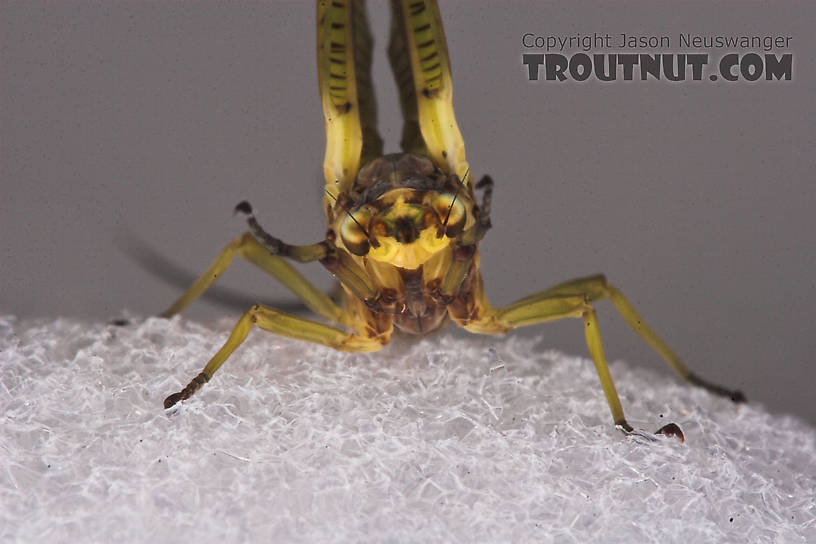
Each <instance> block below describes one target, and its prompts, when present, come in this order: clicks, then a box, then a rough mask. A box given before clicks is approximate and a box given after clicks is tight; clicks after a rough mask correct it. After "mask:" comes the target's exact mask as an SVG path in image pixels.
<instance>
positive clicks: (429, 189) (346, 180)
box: [162, 0, 743, 437]
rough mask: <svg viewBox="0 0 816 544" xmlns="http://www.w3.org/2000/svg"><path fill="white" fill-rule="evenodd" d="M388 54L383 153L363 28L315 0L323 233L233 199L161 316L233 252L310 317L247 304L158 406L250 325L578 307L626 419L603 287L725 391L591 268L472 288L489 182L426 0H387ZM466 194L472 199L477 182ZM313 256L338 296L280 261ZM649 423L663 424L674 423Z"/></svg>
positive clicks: (365, 332)
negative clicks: (491, 290) (398, 122)
mask: <svg viewBox="0 0 816 544" xmlns="http://www.w3.org/2000/svg"><path fill="white" fill-rule="evenodd" d="M391 10H392V26H391V36H390V43H389V46H388V58H389V61H390V63H391V67H392V69H393V72H394V75H395V77H396V81H397V87H398V89H399V95H400V104H401V109H402V115H403V118H404V124H403V130H402V139H401V148H402V151H401V152H399V153H394V154H386V155H384V154H383V142H382V139H381V138H380V136H379V134H378V133H377V129H376V114H375V104H374V90H373V86H372V81H371V57H372V40H371V35H370V32H369V27H368V21H367V17H366V14H365V9H364V6H363V5H362V2H360V1H356V0H342V1H341V0H333V1H319V2H318V6H317V66H318V76H319V77H318V80H319V90H320V97H321V101H322V104H323V115H324V118H325V127H326V154H325V160H324V163H323V170H324V174H325V181H326V185H325V194H324V197H323V208H324V210H325V212H326V218H327V222H328V229H327V232H326V237H325V239H324V240H321V241H319V242H317V243H314V244H308V245H291V244H288V243H285V242H283V241H281V240H280V239H278V238H276V237H274V236H272V235H270V234H269V233H267V231H266V230H264V228H263V227H262V226H261V225H260V223H259V222H258V221H257V220H256V217H255V215H254V213H253V210H252V207H251V206H250V205H249V203H247V202H242V203H240V204H239V205H238V206H237V208H236V210H237V211H238V212H240V213H242V214H244V215H245V216H246V218H247V221H248V224H249V229H248V231H247V232H246V233H244V234H243V235H241V236H239V237H238V238H236V239H235V240H233V241H232V242H231V243H229V244H228V245H227V246H226V247H225V248H224V249H223V250H222V251H221V253H220V254H219V255H218V257H217V258H216V259H215V261H214V262H213V264H212V265H211V266H210V268H209V269H208V270H207V271H206V272H204V274H203V275H202V276H201V277H200V278H199V279H198V280H197V281H196V282H195V283H194V284H193V285H192V286H191V287H190V288H189V289H188V290H187V291H186V292H185V293H184V294H183V295H182V296H181V297H180V298H179V299H178V300H176V302H175V303H173V305H171V306H170V308H168V309H167V310H166V311H165V312H164V313H163V314H162V315H163V316H165V317H169V316H172V315H174V314H176V313H178V312H180V311H182V310H183V309H184V308H185V307H186V306H187V305H188V304H190V303H191V302H192V301H193V300H195V299H196V298H197V297H199V296H200V295H201V294H202V293H203V292H204V291H205V290H206V289H207V288H208V287H209V286H210V285H211V284H212V283H213V282H214V281H215V280H216V279H217V278H218V277H219V276H220V275H221V274H222V273H223V272H224V271H225V270H226V269H227V267H228V266H229V265H230V262H231V261H232V259H233V257H235V256H236V255H239V256H241V257H243V258H245V259H247V260H248V261H250V262H251V263H253V264H255V265H256V266H258V267H260V268H261V269H262V270H264V271H266V272H267V273H269V274H270V275H272V276H273V277H274V278H276V279H277V280H278V281H280V282H281V283H282V284H283V285H284V286H285V287H287V288H288V289H289V290H290V291H291V292H292V293H294V294H295V295H296V296H297V297H298V298H299V299H300V300H301V301H303V303H304V304H305V305H306V306H307V307H308V308H309V309H311V310H312V311H313V312H314V313H316V314H317V315H318V316H320V317H322V318H323V320H324V321H316V320H311V319H306V318H303V317H300V316H295V315H291V314H287V313H284V312H281V311H278V310H276V309H274V308H270V307H266V306H263V305H260V304H256V305H254V306H253V307H251V308H250V309H249V310H247V311H246V313H244V314H243V316H242V317H241V318H240V319H239V320H238V323H237V324H236V325H235V327H234V329H233V330H232V333H231V334H230V336H229V338H228V340H227V341H226V343H225V344H224V345H223V347H222V348H221V349H220V350H219V351H218V352H217V353H216V354H215V355H214V356H213V357H212V359H210V361H209V362H208V363H207V365H206V366H205V367H204V370H203V371H202V372H201V373H200V374H198V376H196V377H195V378H194V379H193V380H192V381H191V382H190V383H189V384H188V385H187V386H186V387H185V388H184V389H182V390H181V391H179V392H178V393H174V394H172V395H170V396H169V397H167V399H166V400H165V401H164V406H165V408H170V407H171V406H173V405H175V404H176V403H178V402H179V401H182V400H185V399H188V398H190V396H191V395H193V394H194V393H195V392H196V391H197V390H198V389H199V388H200V387H201V386H202V385H203V384H204V383H206V382H207V381H209V380H210V379H211V378H212V377H213V374H215V372H216V371H217V370H218V368H219V367H220V366H221V365H222V364H223V363H224V361H225V360H226V359H227V358H228V357H229V356H230V355H231V354H232V352H233V351H235V349H236V348H237V347H238V346H240V345H241V343H242V342H243V341H244V339H245V338H246V337H247V334H248V333H249V331H250V329H252V327H253V326H257V327H260V328H261V329H264V330H266V331H269V332H272V333H275V334H279V335H282V336H287V337H290V338H295V339H298V340H304V341H307V342H315V343H318V344H323V345H326V346H330V347H332V348H335V349H338V350H343V351H351V352H367V351H376V350H379V349H381V348H382V347H383V346H385V345H386V344H388V342H389V339H390V337H391V334H392V332H393V331H394V329H395V328H397V329H399V330H401V331H403V332H406V333H409V334H423V333H426V332H429V331H433V330H436V329H439V328H440V327H442V326H444V325H445V324H447V323H448V322H449V321H453V322H454V323H455V324H456V325H458V326H460V327H462V328H464V329H467V330H468V331H471V332H474V333H481V334H497V333H504V332H507V331H509V330H511V329H515V328H516V327H522V326H526V325H534V324H538V323H543V322H546V321H553V320H557V319H563V318H570V317H571V318H577V319H580V320H582V322H583V326H584V331H585V335H586V342H587V345H588V347H589V353H590V355H591V356H592V360H593V361H594V363H595V367H596V369H597V371H598V375H599V377H600V381H601V386H602V388H603V391H604V394H605V395H606V400H607V402H608V403H609V407H610V409H611V411H612V418H613V421H614V423H615V425H616V426H618V428H620V429H622V430H623V431H624V432H627V433H629V432H632V431H633V428H632V426H631V425H629V423H628V422H627V421H626V419H625V417H624V414H623V408H622V407H621V403H620V400H619V399H618V394H617V392H616V391H615V385H614V383H613V382H612V377H611V376H610V374H609V369H608V367H607V364H606V358H605V356H604V351H603V347H602V345H601V335H600V332H599V329H598V319H597V317H596V314H595V308H594V304H595V303H596V302H597V301H600V300H603V299H608V300H610V301H611V302H612V304H613V305H614V307H615V308H616V309H617V310H618V312H619V313H620V315H621V316H622V317H623V319H624V320H625V321H626V322H627V323H628V324H629V325H630V326H631V327H632V329H634V331H635V332H636V333H637V334H638V335H640V337H641V338H643V339H644V340H645V341H646V342H647V343H648V344H649V345H650V346H651V347H652V348H654V350H655V351H657V353H658V354H660V355H661V356H662V357H663V359H665V360H666V362H667V363H668V364H669V366H671V367H672V369H674V371H675V372H676V373H677V374H678V375H679V376H681V377H682V378H684V379H685V380H687V381H688V382H690V383H692V384H694V385H698V386H701V387H704V388H706V389H708V390H709V391H711V392H713V393H716V394H718V395H724V396H727V397H730V398H732V399H733V400H735V401H740V400H743V397H742V395H741V394H740V393H739V392H737V391H731V390H728V389H725V388H723V387H720V386H717V385H714V384H712V383H709V382H707V381H705V380H703V379H701V378H700V377H698V376H697V375H696V374H694V373H692V372H691V371H690V370H689V369H688V368H687V367H686V366H685V365H684V364H683V362H682V361H681V360H680V359H679V358H678V356H677V355H675V353H674V351H672V350H671V349H670V348H669V347H668V345H666V343H665V342H663V340H661V339H660V338H659V337H658V336H657V334H655V333H654V332H653V331H652V330H651V329H650V328H649V327H648V326H647V325H646V323H645V322H644V321H643V319H642V318H641V317H640V315H639V314H638V313H637V312H636V311H635V309H634V308H633V307H632V305H631V304H630V303H629V301H628V300H627V299H626V297H625V296H624V295H623V294H622V293H621V292H620V291H619V290H618V289H617V288H615V287H614V286H613V285H612V284H611V283H609V282H608V281H607V280H606V278H605V277H604V276H602V275H595V276H589V277H585V278H580V279H575V280H571V281H567V282H564V283H561V284H559V285H556V286H554V287H551V288H549V289H546V290H544V291H541V292H538V293H535V294H533V295H530V296H527V297H525V298H522V299H521V300H519V301H517V302H514V303H512V304H510V305H508V306H504V307H493V306H491V304H490V303H489V302H488V300H487V297H486V296H485V293H484V291H483V288H482V278H481V275H480V272H479V251H478V246H479V242H480V241H481V240H482V238H484V236H485V234H486V233H487V232H488V230H489V229H490V202H491V196H492V190H493V181H492V180H491V178H490V177H488V176H484V177H482V178H481V180H480V181H478V182H474V178H473V175H472V173H471V169H470V167H469V166H468V163H467V161H466V159H465V145H464V142H463V140H462V135H461V133H460V131H459V127H458V125H457V123H456V118H455V116H454V111H453V100H452V86H451V71H450V61H449V58H448V51H447V45H446V42H445V36H444V32H443V28H442V22H441V19H440V16H439V9H438V7H437V5H436V2H433V1H427V0H393V1H392V2H391ZM479 193H480V196H479V197H478V198H477V194H479ZM290 261H295V262H299V263H308V262H312V261H319V262H320V263H321V264H322V265H323V266H324V267H326V268H327V269H328V270H329V272H331V273H332V274H333V275H334V276H335V277H336V278H337V280H338V281H339V283H340V285H341V286H342V295H341V300H340V301H339V302H335V301H334V300H333V299H332V298H330V297H329V296H328V295H326V294H325V293H323V292H322V291H320V290H319V289H317V288H316V287H314V286H313V285H312V284H310V283H309V282H308V281H307V280H306V279H305V278H304V277H303V276H302V275H301V274H300V273H299V272H298V271H297V270H296V269H295V268H294V267H292V266H291V265H290V264H289V262H290ZM659 432H664V433H666V434H677V435H679V436H680V437H682V434H681V433H680V430H679V428H677V426H676V425H673V424H672V425H667V426H665V427H664V428H662V429H661V430H660V431H659Z"/></svg>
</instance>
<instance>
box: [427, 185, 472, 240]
mask: <svg viewBox="0 0 816 544" xmlns="http://www.w3.org/2000/svg"><path fill="white" fill-rule="evenodd" d="M431 205H432V206H433V208H434V210H435V211H436V214H437V215H438V216H439V222H440V224H444V225H445V234H446V235H447V236H448V238H455V237H457V236H459V235H460V234H461V233H462V231H463V230H464V229H465V222H466V221H467V210H465V205H464V204H463V203H462V201H461V200H459V199H458V198H456V195H454V194H453V193H442V194H440V195H437V196H435V197H434V199H433V200H432V201H431ZM446 220H447V222H446Z"/></svg>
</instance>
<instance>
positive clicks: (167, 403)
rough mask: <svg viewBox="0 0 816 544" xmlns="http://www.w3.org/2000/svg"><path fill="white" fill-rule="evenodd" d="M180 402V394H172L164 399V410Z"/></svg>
mask: <svg viewBox="0 0 816 544" xmlns="http://www.w3.org/2000/svg"><path fill="white" fill-rule="evenodd" d="M180 400H181V393H173V394H172V395H170V396H169V397H167V398H166V399H164V409H165V410H168V409H170V408H172V407H173V406H175V405H176V403H178V401H180Z"/></svg>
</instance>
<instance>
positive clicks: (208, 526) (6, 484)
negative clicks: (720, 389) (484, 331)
mask: <svg viewBox="0 0 816 544" xmlns="http://www.w3.org/2000/svg"><path fill="white" fill-rule="evenodd" d="M229 327H230V323H228V322H226V321H223V322H219V323H218V324H217V326H216V327H215V330H213V329H211V328H208V327H205V326H202V325H200V324H197V323H193V322H190V321H186V320H183V319H179V318H176V319H173V320H171V321H167V320H163V319H155V318H151V319H147V320H146V321H139V320H136V322H135V323H134V324H132V325H129V326H126V327H115V326H110V325H105V324H100V323H87V322H82V321H78V320H71V319H57V320H55V321H29V322H18V321H17V320H15V319H14V318H10V317H5V318H0V349H2V352H0V376H1V377H2V387H0V413H2V418H3V421H2V427H0V446H2V451H0V455H1V456H2V460H0V463H2V465H1V467H0V501H2V502H1V503H0V540H2V541H4V542H6V541H18V542H106V543H107V542H150V543H153V544H155V543H160V542H196V543H204V542H218V543H220V544H223V543H226V542H291V541H296V542H325V541H329V542H331V541H342V542H359V541H368V542H384V541H387V542H398V541H399V542H523V541H528V542H530V541H535V542H622V543H623V542H625V543H633V542H638V543H639V542H683V543H698V542H718V543H719V542H740V543H742V542H772V541H773V542H786V543H788V542H816V521H815V519H816V496H815V493H814V490H815V489H816V431H814V429H813V428H811V427H809V426H807V425H806V424H804V423H803V422H801V421H799V420H797V419H795V418H792V417H786V416H776V415H771V414H768V413H767V412H765V411H764V410H763V409H762V408H761V407H760V406H757V405H753V404H748V405H742V406H736V405H733V404H732V403H730V402H729V401H728V400H724V399H721V398H715V397H713V396H711V395H709V394H708V393H706V392H705V391H702V390H700V389H696V388H693V387H690V386H686V385H684V384H682V383H680V382H679V381H677V380H675V379H674V378H673V377H672V376H670V375H669V374H668V373H665V374H662V373H661V374H658V373H653V372H649V371H646V370H641V369H630V368H629V367H628V366H626V365H625V364H623V363H620V362H616V363H614V364H612V375H613V376H614V378H615V380H616V383H617V386H618V391H619V393H620V395H621V400H622V401H623V405H624V408H625V410H626V413H627V415H628V417H629V420H630V422H631V423H632V424H633V425H635V426H636V427H641V428H646V429H648V430H654V429H656V428H657V427H660V426H662V425H663V424H665V423H667V422H670V421H673V422H676V423H677V424H678V425H680V426H681V427H682V429H683V431H684V432H685V435H686V443H685V444H682V443H680V442H679V441H677V440H674V439H669V438H660V439H659V440H657V441H656V442H649V441H647V440H645V439H644V438H637V437H625V436H623V435H622V434H621V433H620V432H619V431H616V430H615V429H614V428H613V426H612V422H611V417H610V415H609V408H608V407H607V404H606V401H605V399H604V396H603V393H602V391H601V388H600V385H599V382H598V377H597V375H596V374H595V369H594V367H593V365H592V363H591V362H590V361H589V360H586V359H583V358H577V357H568V356H565V355H562V354H560V353H557V352H555V351H548V350H544V351H542V350H541V347H540V346H539V345H538V342H537V341H536V340H531V339H522V338H519V337H514V336H510V337H508V338H505V339H502V338H490V337H472V338H470V337H467V338H458V337H457V338H454V337H451V336H448V335H441V336H436V337H433V338H429V339H425V340H419V341H407V340H400V341H397V342H395V344H394V345H392V346H389V347H388V348H386V349H385V350H383V351H382V352H380V353H375V354H371V355H348V354H344V353H339V352H336V351H333V350H331V349H327V348H323V347H319V346H312V345H308V344H304V343H301V342H295V341H290V340H286V339H281V338H278V337H275V336H273V335H270V334H266V333H263V332H260V331H257V330H256V331H253V332H252V333H251V334H250V336H249V339H248V340H247V342H246V343H245V345H244V346H242V347H241V348H240V349H239V350H238V351H237V352H236V353H235V355H234V356H233V357H232V358H231V359H230V360H229V361H228V362H227V363H226V365H225V366H224V367H222V369H221V370H220V371H219V372H218V373H217V374H216V376H215V378H214V379H213V380H212V381H211V382H210V383H209V384H207V385H205V386H204V388H203V389H202V390H201V391H200V392H199V393H198V394H197V395H196V396H195V397H194V398H193V399H191V400H189V401H186V402H185V403H184V404H183V405H182V407H181V409H180V410H179V411H177V412H176V413H173V414H167V413H165V411H164V409H163V408H162V401H163V399H164V397H165V396H166V395H167V394H169V393H172V392H175V391H177V390H179V389H180V388H181V387H182V386H183V385H185V384H186V383H187V381H189V380H190V379H191V378H192V377H193V376H195V375H196V374H197V373H198V372H199V371H200V370H201V368H202V367H203V365H204V363H205V362H206V360H207V358H208V357H209V356H210V355H211V354H212V353H214V352H215V350H216V349H217V348H218V347H219V346H220V344H221V343H222V342H223V341H224V339H225V337H226V334H227V333H228V331H229Z"/></svg>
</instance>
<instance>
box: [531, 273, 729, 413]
mask: <svg viewBox="0 0 816 544" xmlns="http://www.w3.org/2000/svg"><path fill="white" fill-rule="evenodd" d="M565 293H583V294H585V295H586V296H587V298H588V300H590V301H594V300H600V299H604V298H608V299H609V300H610V301H611V302H612V304H613V305H614V306H615V308H616V309H617V310H618V313H620V315H621V317H623V319H624V321H626V323H627V324H628V325H629V326H630V327H631V328H632V330H634V331H635V332H636V333H637V334H638V335H639V336H640V337H641V338H643V340H644V341H646V343H647V344H649V345H650V346H651V347H652V349H654V350H655V351H656V352H657V353H658V354H659V355H660V356H661V357H662V358H663V359H664V360H665V361H666V363H668V365H669V366H670V367H671V368H672V370H674V371H675V372H676V373H677V375H678V376H680V377H681V378H683V379H684V380H686V381H688V382H689V383H692V384H694V385H697V386H699V387H702V388H704V389H706V390H708V391H710V392H712V393H714V394H716V395H720V396H723V397H728V398H730V399H731V400H732V401H734V402H745V396H744V395H743V394H742V392H741V391H736V390H732V389H727V388H725V387H722V386H720V385H717V384H714V383H711V382H709V381H707V380H704V379H703V378H701V377H699V376H698V375H696V374H695V373H694V372H692V371H691V370H690V369H689V368H688V367H687V366H686V365H685V364H684V363H683V361H682V360H681V359H680V357H678V356H677V354H676V353H675V352H674V350H672V349H671V348H670V347H669V346H668V344H666V342H664V341H663V339H662V338H660V337H659V336H658V335H657V333H655V332H654V331H653V330H652V329H651V328H650V327H649V326H648V325H647V324H646V322H645V321H644V320H643V318H642V317H641V316H640V314H638V313H637V311H635V308H634V307H633V306H632V304H631V303H630V302H629V300H627V298H626V297H625V296H624V295H623V293H621V292H620V290H619V289H618V288H617V287H615V286H614V285H612V284H611V283H609V282H608V281H607V279H606V277H605V276H603V275H602V274H598V275H595V276H589V277H587V278H578V279H575V280H571V281H567V282H564V283H562V284H559V285H556V286H555V287H551V288H550V289H547V290H546V291H544V292H543V294H551V295H552V294H565ZM534 296H536V295H534ZM528 298H530V297H528ZM524 300H527V299H522V300H521V301H519V302H517V303H516V304H519V303H522V302H523V301H524Z"/></svg>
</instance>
